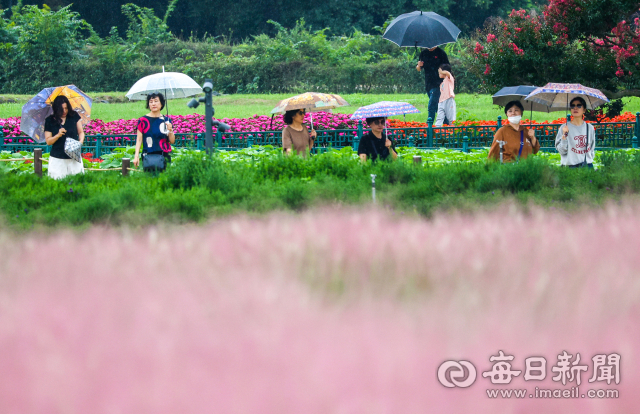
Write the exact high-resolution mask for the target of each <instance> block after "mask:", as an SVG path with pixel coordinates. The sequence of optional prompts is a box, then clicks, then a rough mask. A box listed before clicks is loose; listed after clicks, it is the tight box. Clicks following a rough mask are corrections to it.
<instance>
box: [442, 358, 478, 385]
mask: <svg viewBox="0 0 640 414" xmlns="http://www.w3.org/2000/svg"><path fill="white" fill-rule="evenodd" d="M476 377H477V373H476V367H474V366H473V364H472V363H471V362H469V361H444V362H443V363H442V364H440V367H438V381H440V384H442V385H444V386H445V387H447V388H454V387H459V388H467V387H470V386H471V384H473V383H474V382H476Z"/></svg>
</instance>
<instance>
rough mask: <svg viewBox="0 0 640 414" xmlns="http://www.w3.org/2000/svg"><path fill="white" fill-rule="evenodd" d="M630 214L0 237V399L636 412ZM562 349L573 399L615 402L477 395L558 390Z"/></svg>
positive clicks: (17, 407)
mask: <svg viewBox="0 0 640 414" xmlns="http://www.w3.org/2000/svg"><path fill="white" fill-rule="evenodd" d="M638 213H640V208H638V207H637V206H622V207H610V208H608V209H606V210H604V211H601V212H585V213H582V214H577V215H575V216H571V215H567V214H562V213H549V212H544V211H541V210H534V211H533V213H532V214H530V215H525V214H523V213H521V212H517V211H511V210H508V209H503V210H502V211H498V212H495V213H487V214H478V215H476V216H473V217H472V216H465V215H454V216H445V215H442V216H438V217H436V218H435V219H434V220H431V221H426V220H421V219H418V218H402V219H399V218H395V217H394V216H391V215H390V214H388V213H385V212H382V211H376V210H370V211H364V212H363V211H352V210H349V211H344V210H338V211H334V210H322V211H313V212H308V213H304V214H301V215H285V214H273V215H271V216H268V217H266V218H264V219H252V218H244V217H239V218H230V219H225V220H220V221H215V222H212V223H211V224H209V225H207V226H204V227H202V228H194V227H189V228H181V229H173V230H157V229H148V230H146V231H142V232H139V233H130V232H128V231H114V230H104V229H94V230H91V231H89V232H88V233H85V234H82V235H75V234H72V233H68V232H67V233H58V234H53V235H42V234H31V235H29V236H22V237H19V238H17V239H16V238H15V236H12V237H9V235H8V234H7V233H2V232H0V248H1V249H2V251H3V261H2V263H0V315H1V316H0V401H1V402H2V407H3V411H4V412H9V413H11V412H65V413H89V412H90V413H107V412H121V413H146V412H149V413H177V412H185V413H187V412H219V413H328V412H336V413H425V412H433V413H465V412H468V413H471V412H473V413H479V414H484V413H487V414H489V413H497V412H499V413H532V414H533V413H546V412H580V413H627V412H629V413H631V412H638V410H640V402H639V401H640V400H638V399H637V398H636V397H635V389H636V387H637V385H636V384H638V383H639V382H640V373H638V371H637V370H636V369H635V367H637V366H638V364H639V363H640V358H639V357H638V352H639V351H638V349H640V346H639V345H640V333H639V332H638V330H637V321H638V318H639V317H640V307H639V305H638V303H639V301H638V299H639V298H640V282H638V278H637V275H638V270H637V269H639V268H640V256H639V255H637V246H638V245H639V244H640V235H638V232H637V231H636V229H637V228H638V227H640V219H639V218H638V217H639V216H640V215H639V214H638ZM500 350H502V351H504V353H505V354H506V355H513V356H514V357H515V359H514V360H513V361H512V365H513V369H514V370H522V371H523V372H522V373H521V374H520V376H518V377H515V378H514V379H513V381H512V383H511V384H510V385H494V384H492V383H491V382H490V380H489V379H488V378H483V377H482V373H483V372H484V371H489V370H490V369H491V367H492V364H491V363H490V361H489V358H490V357H491V356H493V355H497V354H498V351H500ZM564 350H566V351H567V352H568V353H569V354H572V355H574V356H575V354H576V353H580V355H581V360H580V364H587V365H588V366H589V370H588V371H587V372H586V373H585V374H583V376H582V384H581V386H580V389H581V391H582V390H584V391H585V392H586V390H587V389H617V390H619V393H620V398H617V399H606V400H600V399H588V398H584V399H583V398H578V399H532V398H525V399H517V398H511V399H502V398H500V399H490V398H488V397H487V394H486V390H487V389H523V388H526V389H528V390H529V391H533V390H534V388H535V387H536V386H537V387H540V388H553V389H556V388H567V389H569V388H570V385H569V384H567V386H566V387H563V386H562V384H561V383H558V382H553V381H551V377H552V376H554V375H555V373H553V372H552V371H551V367H552V366H555V365H556V364H557V355H559V354H561V353H562V351H564ZM614 352H617V353H619V354H620V355H621V382H620V383H619V384H617V385H616V384H615V383H611V384H607V383H606V382H595V383H588V380H589V379H590V378H591V376H592V373H593V371H592V368H593V362H592V361H591V358H592V357H593V356H594V355H596V354H600V353H605V354H610V353H614ZM530 356H543V357H546V359H547V379H546V380H545V381H541V382H536V381H528V382H527V381H524V380H523V378H522V377H523V375H524V359H525V358H527V357H530ZM450 359H451V360H462V359H464V360H468V361H471V362H472V363H473V364H474V365H475V366H476V368H477V371H478V373H477V375H478V379H477V380H476V382H475V383H474V384H473V385H472V386H471V387H469V388H466V389H460V388H457V389H448V388H445V387H443V386H442V385H440V384H439V383H438V381H437V376H436V372H437V370H438V367H439V365H440V364H441V363H442V362H443V361H446V360H450ZM572 360H573V359H572ZM571 385H575V384H571Z"/></svg>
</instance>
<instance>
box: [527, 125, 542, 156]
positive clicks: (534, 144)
mask: <svg viewBox="0 0 640 414" xmlns="http://www.w3.org/2000/svg"><path fill="white" fill-rule="evenodd" d="M527 135H529V140H530V141H531V152H532V153H533V154H537V153H538V151H540V141H538V139H537V138H536V133H535V131H534V130H533V129H528V128H527Z"/></svg>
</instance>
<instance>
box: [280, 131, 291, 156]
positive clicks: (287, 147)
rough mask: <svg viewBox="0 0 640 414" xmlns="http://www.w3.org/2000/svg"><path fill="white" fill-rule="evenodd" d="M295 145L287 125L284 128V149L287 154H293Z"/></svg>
mask: <svg viewBox="0 0 640 414" xmlns="http://www.w3.org/2000/svg"><path fill="white" fill-rule="evenodd" d="M292 146H293V140H292V139H291V133H290V132H289V130H288V129H287V128H286V127H285V128H284V129H283V130H282V149H283V150H284V153H285V154H286V155H289V154H291V147H292Z"/></svg>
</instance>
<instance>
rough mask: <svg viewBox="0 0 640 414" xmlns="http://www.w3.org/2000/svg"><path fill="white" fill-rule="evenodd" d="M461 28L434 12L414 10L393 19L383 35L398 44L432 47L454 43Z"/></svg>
mask: <svg viewBox="0 0 640 414" xmlns="http://www.w3.org/2000/svg"><path fill="white" fill-rule="evenodd" d="M459 34H460V29H458V28H457V27H456V25H455V24H453V23H451V21H450V20H449V19H447V18H446V17H442V16H440V15H439V14H437V13H434V12H422V11H414V12H411V13H405V14H401V15H400V16H398V17H396V18H395V19H393V21H392V22H391V23H389V26H388V27H387V30H385V32H384V35H382V37H383V38H384V39H387V40H390V41H392V42H393V43H395V44H396V45H398V46H415V47H426V48H432V47H436V46H440V45H444V44H445V43H454V42H455V41H456V40H457V39H458V35H459Z"/></svg>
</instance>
